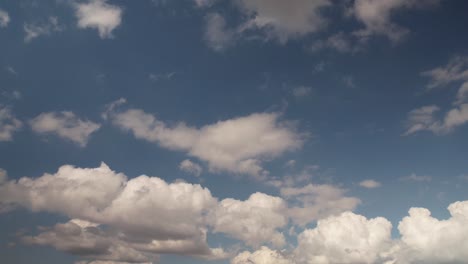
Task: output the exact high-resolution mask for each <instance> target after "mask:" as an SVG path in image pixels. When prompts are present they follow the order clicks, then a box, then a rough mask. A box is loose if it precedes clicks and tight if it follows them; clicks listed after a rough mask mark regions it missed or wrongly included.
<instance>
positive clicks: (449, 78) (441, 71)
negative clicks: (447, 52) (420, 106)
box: [421, 56, 468, 89]
mask: <svg viewBox="0 0 468 264" xmlns="http://www.w3.org/2000/svg"><path fill="white" fill-rule="evenodd" d="M421 75H422V76H426V77H429V78H430V81H429V83H428V85H427V89H433V88H436V87H441V86H442V87H443V86H445V85H447V84H450V83H452V82H457V81H468V57H466V56H455V57H453V58H451V59H450V60H449V62H448V63H447V65H445V66H441V67H437V68H434V69H432V70H428V71H424V72H422V73H421Z"/></svg>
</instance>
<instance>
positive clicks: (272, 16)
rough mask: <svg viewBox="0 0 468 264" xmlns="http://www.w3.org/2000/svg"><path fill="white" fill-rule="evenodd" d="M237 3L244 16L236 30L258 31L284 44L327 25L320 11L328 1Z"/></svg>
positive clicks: (296, 0) (268, 0)
mask: <svg viewBox="0 0 468 264" xmlns="http://www.w3.org/2000/svg"><path fill="white" fill-rule="evenodd" d="M236 4H237V5H238V7H239V8H240V10H241V11H242V12H243V13H244V15H245V16H246V17H247V20H246V21H245V22H244V23H243V24H242V25H241V26H240V28H239V31H240V32H244V31H248V30H260V32H261V33H262V34H263V35H264V37H265V38H266V39H275V40H277V41H279V42H280V43H286V42H287V41H288V40H290V39H294V38H298V37H303V36H305V35H307V34H310V33H315V32H318V31H320V30H322V29H323V28H325V27H326V26H327V24H328V19H326V18H325V16H324V15H323V9H324V8H326V7H328V6H330V5H331V2H330V1H329V0H317V1H308V0H292V1H287V2H285V1H281V0H274V1H271V0H253V1H251V0H240V1H237V2H236Z"/></svg>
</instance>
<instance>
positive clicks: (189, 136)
mask: <svg viewBox="0 0 468 264" xmlns="http://www.w3.org/2000/svg"><path fill="white" fill-rule="evenodd" d="M108 114H109V112H108ZM110 115H111V118H110V120H111V121H112V123H114V124H115V125H116V126H118V127H120V128H121V129H123V130H127V131H130V132H132V133H133V135H134V136H135V137H136V138H139V139H144V140H147V141H150V142H154V143H158V144H159V145H161V146H162V147H164V148H168V149H171V150H179V151H185V152H187V154H188V155H189V156H192V157H196V158H198V159H200V160H202V161H206V162H207V163H208V166H209V169H210V170H211V171H214V172H216V171H227V172H231V173H236V174H246V175H251V176H253V177H256V178H257V179H263V178H265V176H266V175H267V174H268V171H266V170H265V169H264V168H263V167H262V166H261V165H262V162H263V161H265V160H268V159H271V158H274V157H277V156H279V155H281V154H283V153H284V152H286V151H290V150H295V149H298V148H300V147H301V146H302V144H303V135H301V134H299V133H298V132H297V131H296V129H295V128H294V127H293V126H292V125H291V124H288V123H286V122H281V121H279V118H280V115H279V114H277V113H255V114H251V115H248V116H244V117H238V118H233V119H229V120H224V121H218V122H216V123H214V124H211V125H205V126H203V127H201V128H195V127H190V126H187V125H186V124H185V123H182V122H181V123H177V124H175V125H174V126H172V127H169V126H167V125H166V123H164V122H163V121H160V120H157V119H156V117H155V116H153V115H151V114H148V113H145V112H143V111H142V110H139V109H130V110H127V111H124V112H115V111H114V113H110Z"/></svg>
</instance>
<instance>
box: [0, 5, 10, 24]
mask: <svg viewBox="0 0 468 264" xmlns="http://www.w3.org/2000/svg"><path fill="white" fill-rule="evenodd" d="M9 23H10V15H8V12H7V11H5V10H2V9H0V27H6V26H8V24H9Z"/></svg>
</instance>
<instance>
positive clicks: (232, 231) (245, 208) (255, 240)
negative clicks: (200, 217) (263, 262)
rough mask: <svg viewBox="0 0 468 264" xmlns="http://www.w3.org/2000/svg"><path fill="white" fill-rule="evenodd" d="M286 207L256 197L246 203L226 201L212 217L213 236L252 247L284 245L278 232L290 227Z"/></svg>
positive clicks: (278, 200) (268, 198) (263, 196)
mask: <svg viewBox="0 0 468 264" xmlns="http://www.w3.org/2000/svg"><path fill="white" fill-rule="evenodd" d="M285 211H286V203H285V202H284V201H283V199H281V198H279V197H274V196H270V195H266V194H263V193H254V194H252V195H251V196H250V197H249V198H248V199H247V200H245V201H239V200H235V199H231V198H228V199H224V200H222V201H221V202H220V203H219V204H218V207H217V208H216V209H215V210H213V211H212V212H211V214H210V215H209V217H210V220H211V221H212V225H213V229H214V232H222V233H225V234H228V235H229V236H231V237H234V238H237V239H240V240H242V241H244V242H245V243H246V244H247V245H250V246H259V245H261V244H265V243H271V244H272V245H274V246H276V247H279V246H283V245H284V243H285V240H284V236H283V234H282V233H280V232H278V231H277V229H278V228H281V227H284V226H285V225H286V224H287V221H288V220H287V217H286V214H285Z"/></svg>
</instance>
